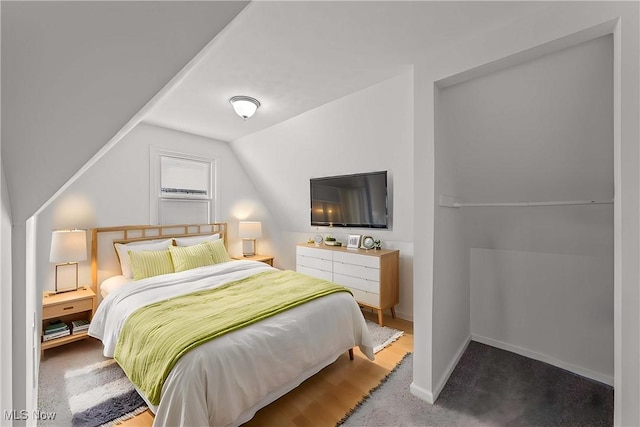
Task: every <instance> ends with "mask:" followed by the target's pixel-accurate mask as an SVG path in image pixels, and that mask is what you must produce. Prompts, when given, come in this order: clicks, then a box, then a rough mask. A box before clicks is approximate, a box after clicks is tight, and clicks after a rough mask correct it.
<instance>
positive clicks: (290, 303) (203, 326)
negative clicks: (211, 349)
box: [114, 271, 350, 405]
mask: <svg viewBox="0 0 640 427" xmlns="http://www.w3.org/2000/svg"><path fill="white" fill-rule="evenodd" d="M336 292H350V291H349V290H348V289H347V288H344V287H342V286H338V285H336V284H334V283H331V282H327V281H326V280H322V279H317V278H314V277H309V276H306V275H303V274H300V273H296V272H294V271H267V272H263V273H258V274H255V275H253V276H250V277H247V278H246V279H242V280H238V281H235V282H231V283H227V284H225V285H223V286H221V287H218V288H215V289H207V290H204V291H198V292H194V293H191V294H187V295H181V296H178V297H175V298H171V299H168V300H165V301H160V302H157V303H154V304H150V305H147V306H145V307H142V308H139V309H138V310H136V311H135V312H134V313H133V314H131V316H129V318H128V319H127V320H126V322H125V324H124V326H123V328H122V331H121V332H120V336H119V337H118V344H117V345H116V350H115V356H114V358H115V359H116V361H117V362H118V363H119V364H120V366H121V367H122V369H123V370H124V371H125V373H126V374H127V376H128V377H129V379H130V380H131V381H132V382H133V383H134V384H135V385H136V386H137V387H138V389H140V390H141V391H142V392H143V393H144V394H145V395H146V396H147V399H148V400H149V402H151V403H152V404H153V405H157V404H158V403H159V402H160V392H161V391H162V386H163V384H164V381H165V380H166V378H167V376H168V375H169V372H170V371H171V369H172V368H173V367H174V366H175V364H176V363H177V362H178V359H180V357H182V356H183V355H184V354H186V353H187V352H188V351H189V350H191V349H193V348H195V347H197V346H198V345H200V344H203V343H205V342H207V341H209V340H212V339H214V338H216V337H219V336H221V335H224V334H226V333H228V332H232V331H235V330H236V329H240V328H242V327H244V326H247V325H250V324H252V323H255V322H258V321H260V320H262V319H265V318H267V317H270V316H273V315H275V314H278V313H281V312H283V311H285V310H288V309H290V308H293V307H296V306H298V305H301V304H304V303H306V302H308V301H311V300H313V299H315V298H320V297H322V296H325V295H329V294H332V293H336Z"/></svg>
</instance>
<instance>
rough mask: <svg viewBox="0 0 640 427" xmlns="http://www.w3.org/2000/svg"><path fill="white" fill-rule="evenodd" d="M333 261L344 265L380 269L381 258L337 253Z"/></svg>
mask: <svg viewBox="0 0 640 427" xmlns="http://www.w3.org/2000/svg"><path fill="white" fill-rule="evenodd" d="M333 260H334V261H337V262H341V263H344V264H354V265H362V266H365V267H371V268H380V258H379V257H377V256H372V255H360V254H352V253H349V252H336V253H335V254H334V255H333Z"/></svg>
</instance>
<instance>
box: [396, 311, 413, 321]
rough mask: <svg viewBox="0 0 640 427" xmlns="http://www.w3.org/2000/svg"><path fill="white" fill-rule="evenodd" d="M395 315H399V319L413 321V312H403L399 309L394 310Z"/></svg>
mask: <svg viewBox="0 0 640 427" xmlns="http://www.w3.org/2000/svg"><path fill="white" fill-rule="evenodd" d="M396 317H399V318H400V319H404V320H408V321H409V322H413V314H410V313H403V312H401V311H397V310H396Z"/></svg>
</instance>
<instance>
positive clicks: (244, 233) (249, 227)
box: [238, 221, 262, 239]
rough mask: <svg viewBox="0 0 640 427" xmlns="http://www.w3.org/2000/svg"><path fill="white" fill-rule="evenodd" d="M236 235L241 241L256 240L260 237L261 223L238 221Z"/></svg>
mask: <svg viewBox="0 0 640 427" xmlns="http://www.w3.org/2000/svg"><path fill="white" fill-rule="evenodd" d="M238 235H239V236H240V238H242V239H256V238H258V237H262V223H261V222H260V221H240V223H239V224H238Z"/></svg>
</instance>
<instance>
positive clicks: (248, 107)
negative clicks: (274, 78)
mask: <svg viewBox="0 0 640 427" xmlns="http://www.w3.org/2000/svg"><path fill="white" fill-rule="evenodd" d="M229 102H230V103H231V105H232V106H233V109H234V110H235V112H236V114H237V115H239V116H240V117H242V118H243V119H244V120H247V119H248V118H249V117H251V116H253V115H254V114H255V112H256V110H257V109H258V107H259V106H260V101H258V100H257V99H255V98H251V97H250V96H234V97H233V98H231V99H230V100H229Z"/></svg>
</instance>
